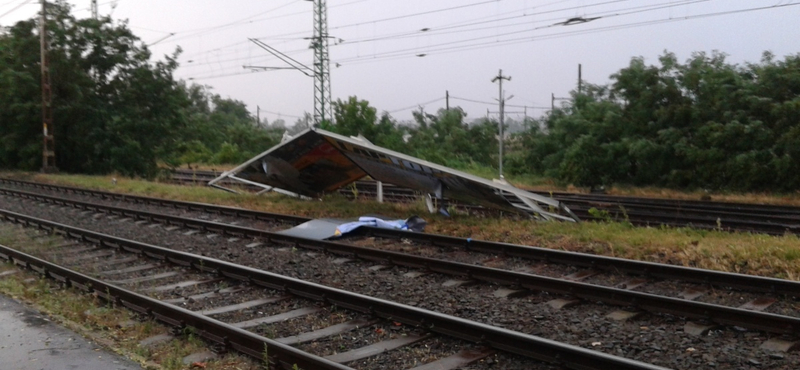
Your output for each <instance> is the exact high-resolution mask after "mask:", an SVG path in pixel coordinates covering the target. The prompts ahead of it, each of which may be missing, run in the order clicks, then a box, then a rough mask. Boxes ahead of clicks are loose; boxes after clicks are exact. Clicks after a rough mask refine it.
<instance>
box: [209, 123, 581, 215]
mask: <svg viewBox="0 0 800 370" xmlns="http://www.w3.org/2000/svg"><path fill="white" fill-rule="evenodd" d="M365 176H370V177H372V178H373V179H375V180H378V181H383V182H386V183H391V184H395V185H398V186H402V187H407V188H411V189H414V190H417V191H420V192H423V193H427V194H431V195H433V196H435V197H436V198H443V197H447V198H451V199H456V200H459V201H462V202H465V203H469V204H476V205H481V206H484V207H488V208H494V209H501V210H509V211H516V212H520V211H522V212H528V213H533V214H535V215H537V216H540V217H542V218H545V219H551V218H556V219H562V220H570V221H577V220H578V219H577V217H575V215H574V214H572V212H570V211H569V209H567V208H566V207H565V206H564V205H563V204H561V203H560V202H558V201H557V200H555V199H552V198H548V197H545V196H541V195H538V194H534V193H531V192H527V191H524V190H521V189H518V188H516V187H513V186H511V185H508V184H503V183H497V182H493V181H489V180H486V179H483V178H480V177H477V176H473V175H470V174H468V173H464V172H461V171H457V170H454V169H451V168H448V167H445V166H441V165H437V164H435V163H431V162H428V161H424V160H421V159H418V158H414V157H411V156H408V155H405V154H401V153H397V152H394V151H391V150H388V149H385V148H382V147H379V146H376V145H373V144H372V143H370V142H369V141H367V140H365V139H359V138H349V137H345V136H342V135H337V134H334V133H332V132H328V131H325V130H321V129H308V130H306V131H303V132H301V133H299V134H297V135H296V136H294V137H293V138H291V139H290V140H288V141H285V142H283V143H281V144H278V145H276V146H275V147H273V148H271V149H270V150H268V151H266V152H264V153H261V154H259V155H257V156H256V157H254V158H252V159H250V160H249V161H247V162H245V163H244V164H242V165H240V166H238V167H236V168H235V169H233V170H231V171H227V172H225V173H223V174H222V175H221V176H220V177H218V178H216V179H214V180H212V181H211V182H209V185H211V186H215V187H220V188H221V186H219V185H217V183H219V182H220V181H222V180H224V179H233V180H237V181H241V182H244V183H248V184H251V185H258V186H261V187H262V188H264V189H265V191H268V190H272V191H277V192H280V193H284V194H290V195H295V196H302V197H310V198H317V197H320V196H321V195H322V194H324V193H329V192H334V191H336V190H338V189H339V188H341V187H343V186H345V185H348V184H350V183H352V182H355V181H356V180H359V179H361V178H363V177H365ZM223 189H224V188H223ZM226 190H227V189H226Z"/></svg>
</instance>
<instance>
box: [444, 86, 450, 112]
mask: <svg viewBox="0 0 800 370" xmlns="http://www.w3.org/2000/svg"><path fill="white" fill-rule="evenodd" d="M444 109H445V110H450V90H445V91H444Z"/></svg>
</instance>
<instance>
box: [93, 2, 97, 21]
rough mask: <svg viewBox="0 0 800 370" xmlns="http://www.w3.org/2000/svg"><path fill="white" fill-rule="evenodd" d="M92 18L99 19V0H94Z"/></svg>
mask: <svg viewBox="0 0 800 370" xmlns="http://www.w3.org/2000/svg"><path fill="white" fill-rule="evenodd" d="M92 18H93V19H97V0H92Z"/></svg>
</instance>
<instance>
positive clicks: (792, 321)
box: [4, 186, 800, 364]
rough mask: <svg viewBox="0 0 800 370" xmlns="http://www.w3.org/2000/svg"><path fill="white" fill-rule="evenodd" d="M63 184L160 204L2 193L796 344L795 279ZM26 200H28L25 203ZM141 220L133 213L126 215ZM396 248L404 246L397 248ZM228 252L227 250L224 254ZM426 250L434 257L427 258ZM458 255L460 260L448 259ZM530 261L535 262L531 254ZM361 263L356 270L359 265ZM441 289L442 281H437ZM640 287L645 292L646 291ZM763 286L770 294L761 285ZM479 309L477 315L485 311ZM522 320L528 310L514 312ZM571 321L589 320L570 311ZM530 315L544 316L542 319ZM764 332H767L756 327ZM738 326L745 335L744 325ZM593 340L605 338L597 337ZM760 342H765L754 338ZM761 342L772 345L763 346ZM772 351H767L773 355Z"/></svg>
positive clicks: (544, 301) (496, 291) (562, 304)
mask: <svg viewBox="0 0 800 370" xmlns="http://www.w3.org/2000/svg"><path fill="white" fill-rule="evenodd" d="M45 187H47V186H45ZM53 189H54V188H53ZM53 189H51V190H53ZM60 191H70V192H72V193H73V194H77V193H80V194H82V195H84V196H90V197H92V198H94V199H102V198H106V199H114V200H113V201H114V202H118V201H119V200H121V199H125V200H128V201H132V202H136V203H137V204H139V205H143V204H145V203H146V204H150V206H152V207H156V209H153V210H154V211H156V212H147V211H142V210H124V209H118V208H114V207H110V206H104V205H100V204H94V203H89V202H80V201H78V202H76V201H74V200H68V199H63V198H59V197H52V196H44V195H42V194H32V193H27V192H20V191H11V190H8V189H7V190H4V194H5V195H4V196H6V197H8V196H16V197H22V198H25V199H28V200H26V202H27V201H31V200H33V201H36V202H43V204H48V205H50V206H56V205H57V206H59V207H60V206H65V207H70V208H73V209H74V208H77V209H79V210H80V211H79V212H80V213H81V214H83V217H84V218H85V217H89V218H90V219H95V217H98V218H103V217H106V218H107V217H114V218H115V219H125V218H129V219H130V221H136V220H139V221H138V222H140V223H147V224H150V225H149V226H147V229H149V228H151V227H152V226H153V225H160V226H157V227H158V228H164V229H170V228H173V227H178V226H180V228H181V230H189V231H187V232H186V233H191V232H192V231H194V232H197V231H202V232H204V233H210V234H208V235H219V236H220V237H225V238H227V237H231V238H241V239H244V240H248V242H249V243H250V244H248V245H253V244H255V243H262V244H263V245H270V246H281V247H282V248H294V249H300V250H303V249H308V250H312V252H308V253H311V254H314V253H319V251H326V252H327V253H330V254H331V255H332V256H334V257H336V258H337V259H339V258H342V256H345V257H346V259H347V260H350V259H354V260H360V261H361V262H354V263H353V264H354V265H355V264H358V263H360V264H366V265H363V266H362V267H361V270H369V271H373V270H371V268H372V267H375V266H383V267H382V268H381V269H378V270H375V271H380V270H382V269H384V268H385V269H388V270H391V269H398V268H406V269H408V270H409V271H408V272H406V273H420V274H426V273H427V274H430V273H436V274H442V275H449V277H447V278H446V280H444V283H448V282H450V284H455V285H463V286H469V285H471V284H475V283H478V285H474V287H477V288H469V289H483V290H484V293H485V294H484V296H487V295H488V296H490V297H494V298H493V299H497V300H503V299H519V298H514V297H519V296H522V297H525V296H527V297H531V296H534V297H535V298H536V299H535V300H536V301H537V302H538V303H539V304H541V305H546V306H548V307H550V309H553V310H555V311H558V312H563V311H561V310H570V309H581V308H582V309H584V310H588V311H590V312H591V311H592V310H595V313H594V314H595V315H597V312H596V311H597V310H598V307H596V306H597V304H598V303H597V302H602V305H604V306H603V307H601V308H600V309H601V310H602V311H613V312H611V313H609V316H611V315H612V314H615V315H623V316H625V315H632V316H631V317H635V316H636V315H641V313H642V312H649V313H650V315H645V316H646V317H648V316H649V317H650V318H649V319H643V320H645V321H650V320H655V321H659V320H660V319H659V318H663V317H671V316H672V315H675V316H678V317H679V318H682V319H680V320H678V321H684V320H685V323H683V325H680V323H678V324H675V323H672V324H669V325H668V326H671V327H680V330H681V331H683V332H685V333H688V332H697V333H699V334H701V335H702V336H707V335H709V334H708V333H709V332H711V331H713V332H715V333H717V334H715V335H719V336H722V337H725V336H734V337H735V336H737V335H739V334H741V333H747V335H749V336H750V337H751V338H752V336H753V335H756V336H758V337H762V336H763V343H762V344H760V346H762V347H767V348H768V347H769V346H774V345H775V344H774V343H773V342H770V340H771V339H770V334H769V333H772V334H771V335H774V336H778V335H788V337H786V338H785V339H783V340H782V341H783V343H793V340H794V339H793V338H795V337H796V336H797V334H798V325H797V323H798V321H797V320H798V319H797V316H798V309H799V307H798V305H797V298H796V297H798V296H800V294H797V293H798V292H799V291H800V290H798V284H797V283H796V282H790V281H784V280H778V279H765V278H757V277H751V276H746V275H736V274H725V273H718V272H712V271H705V270H698V269H687V268H682V267H676V266H669V265H657V264H649V263H641V262H635V261H626V260H619V259H613V258H603V257H596V256H587V255H579V254H574V253H566V252H558V251H549V250H542V249H538V248H532V247H525V246H514V245H509V244H502V243H491V242H483V241H473V240H468V239H459V238H450V237H445V236H436V235H427V234H412V233H406V232H394V231H391V230H382V229H373V230H368V232H367V234H371V235H372V236H367V237H361V238H360V239H355V240H350V241H351V243H350V244H343V243H331V242H320V241H313V240H303V239H297V238H286V236H284V235H280V234H274V233H270V232H265V231H263V230H257V229H253V228H248V227H246V224H247V223H249V222H254V223H256V224H259V223H260V224H261V226H265V225H264V224H263V222H264V220H270V221H269V222H271V223H272V224H271V226H270V225H266V227H268V228H269V227H272V228H276V227H284V228H285V224H283V223H284V222H288V223H289V224H295V223H297V222H301V221H302V219H298V218H290V219H288V220H282V219H280V217H278V216H279V215H272V214H258V213H253V211H245V210H243V211H242V212H243V214H247V216H244V217H247V218H248V219H253V220H254V221H248V220H246V219H242V218H241V216H237V215H236V214H235V213H234V212H233V211H234V210H236V209H232V208H227V207H220V208H215V207H214V206H211V205H198V204H181V202H172V201H163V202H162V203H160V205H156V204H158V203H157V202H158V200H155V199H152V198H144V199H142V198H141V197H128V196H119V195H117V196H116V197H114V196H112V195H109V194H103V193H101V192H81V191H80V190H79V189H63V188H61V189H60ZM167 207H169V208H171V209H176V208H179V209H180V211H179V212H186V209H189V208H192V207H194V209H196V210H198V211H192V212H199V214H195V215H194V216H193V217H192V218H193V219H187V218H185V217H184V218H179V217H177V216H173V215H170V214H169V213H170V212H169V211H168V210H167ZM21 208H25V207H24V206H21ZM208 212H211V213H210V214H209V213H208ZM221 214H225V215H226V216H225V217H230V219H229V220H224V218H225V217H222V218H223V219H220V220H217V221H215V222H210V221H203V220H200V219H201V218H206V219H208V218H209V217H210V216H211V215H213V217H219V216H220V215H221ZM98 215H99V216H98ZM226 221H229V222H236V223H238V224H239V225H230V224H227V223H226ZM136 223H137V222H128V224H136ZM243 224H244V225H243ZM281 225H284V226H281ZM142 227H144V226H142ZM176 230H177V229H176ZM378 235H382V236H384V237H387V239H386V241H385V242H381V241H380V240H379V239H375V238H374V236H378ZM397 238H403V239H401V240H405V241H401V242H399V243H398V242H397ZM376 240H377V241H376ZM408 240H413V241H414V242H413V244H412V245H409V243H408V242H407V241H408ZM358 244H369V248H364V247H359V246H358ZM230 248H231V247H228V248H226V249H228V250H229V249H230ZM244 249H245V250H247V249H248V248H246V247H245V248H244ZM250 249H251V250H252V249H253V248H252V247H251V248H250ZM398 250H399V251H402V252H403V253H398V252H397V251H398ZM467 251H469V252H467ZM209 252H210V251H209V250H205V251H204V253H209ZM217 252H219V251H217ZM479 252H480V253H479ZM225 253H227V252H224V253H222V255H225ZM238 253H242V252H238ZM415 254H416V255H415ZM423 255H426V256H428V257H423ZM432 257H435V258H432ZM331 258H333V257H331ZM459 260H460V261H462V262H452V261H459ZM534 261H536V262H537V263H531V262H534ZM351 262H352V261H351ZM392 266H395V267H392ZM489 266H495V267H489ZM497 267H500V268H497ZM356 270H359V269H358V268H356ZM514 270H522V271H514ZM403 271H405V270H403ZM436 274H434V275H436ZM534 274H535V275H534ZM543 275H550V276H543ZM348 276H350V275H348ZM353 276H355V275H353ZM368 277H369V275H368ZM661 279H663V281H662V280H661ZM675 280H680V282H678V283H676V282H675ZM395 283H396V282H395ZM440 283H441V282H440ZM498 285H499V286H498ZM439 289H440V290H441V288H439ZM636 290H640V291H636ZM641 290H644V291H645V292H641ZM765 292H766V293H767V294H766V295H765V294H763V293H765ZM400 296H401V297H400V298H405V297H402V294H401V295H400ZM417 299H418V298H417ZM410 303H417V304H416V306H425V307H427V308H430V309H433V310H436V311H447V310H448V308H447V307H443V306H442V305H441V303H442V302H427V303H420V302H410ZM528 303H529V302H528ZM605 305H608V306H619V309H614V310H609V308H604V307H605ZM556 307H557V308H556ZM570 307H577V308H570ZM450 311H453V313H459V316H466V317H468V318H472V317H471V316H470V315H471V314H472V313H471V312H469V311H470V310H469V309H467V310H466V311H464V310H460V309H457V308H456V309H453V308H452V307H451V308H450ZM606 313H608V312H606ZM604 315H605V314H604ZM477 317H478V318H480V315H477ZM688 319H691V320H692V321H689V320H688ZM516 320H523V319H519V318H517V319H516ZM572 320H589V319H585V318H582V319H576V318H573V319H572ZM496 321H497V322H495V321H491V322H489V323H490V324H493V325H501V326H514V325H515V324H514V320H510V321H509V320H508V319H507V318H506V319H504V320H496ZM528 321H530V319H528ZM533 321H538V320H533ZM589 321H591V320H589ZM568 322H569V321H568ZM534 324H539V325H541V324H542V323H538V322H536V323H534ZM662 324H663V322H662ZM648 325H649V324H648ZM522 326H523V327H524V326H530V325H522ZM534 326H537V325H534ZM653 326H654V327H656V326H658V325H653ZM556 327H558V326H556ZM528 330H530V329H528ZM759 331H760V332H763V333H766V334H767V335H763V334H758V332H759ZM737 333H739V334H737ZM540 334H541V333H540ZM741 335H742V336H744V334H741ZM728 339H730V338H728ZM592 343H601V341H596V342H592ZM754 350H759V348H758V346H756V348H755V349H754ZM761 350H763V351H766V350H765V349H761ZM766 356H767V358H769V357H768V356H769V355H766ZM745 364H746V362H745Z"/></svg>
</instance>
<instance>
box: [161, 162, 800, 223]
mask: <svg viewBox="0 0 800 370" xmlns="http://www.w3.org/2000/svg"><path fill="white" fill-rule="evenodd" d="M172 173H173V176H178V177H179V178H181V179H186V180H193V181H195V182H198V181H202V179H206V178H207V179H209V180H212V179H214V178H217V177H218V176H219V174H220V172H216V171H205V170H182V169H176V170H173V172H172ZM355 184H356V186H357V187H360V188H361V189H359V191H363V190H364V189H365V188H366V189H370V188H375V187H376V185H375V182H374V181H370V180H366V181H357V182H356V183H355ZM383 186H384V190H385V192H386V193H398V194H401V193H402V194H408V195H413V194H415V192H414V190H412V189H406V188H401V187H397V186H393V185H391V184H383ZM525 190H528V189H525ZM528 191H531V192H534V193H536V194H539V195H544V196H550V197H553V198H555V199H557V200H560V201H564V202H580V203H585V202H604V203H613V204H614V205H623V206H648V207H650V206H661V207H671V209H673V210H681V211H703V212H711V211H713V212H730V213H736V212H737V211H740V212H746V213H747V214H750V215H752V214H762V215H766V216H770V217H774V216H776V215H781V216H795V217H800V207H793V206H780V205H767V204H756V203H741V202H714V201H704V200H693V199H668V198H651V197H633V196H626V195H608V194H584V193H569V192H546V191H537V190H528ZM373 192H374V191H373ZM795 220H797V218H795Z"/></svg>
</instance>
